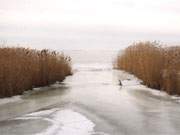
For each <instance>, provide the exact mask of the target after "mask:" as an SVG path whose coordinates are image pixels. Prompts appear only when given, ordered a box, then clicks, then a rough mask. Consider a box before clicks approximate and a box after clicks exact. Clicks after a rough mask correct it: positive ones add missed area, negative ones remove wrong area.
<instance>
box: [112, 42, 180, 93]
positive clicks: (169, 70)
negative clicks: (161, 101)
mask: <svg viewBox="0 0 180 135" xmlns="http://www.w3.org/2000/svg"><path fill="white" fill-rule="evenodd" d="M115 67H116V68H118V69H121V70H125V71H127V72H129V73H132V74H134V75H136V76H137V77H138V78H139V79H141V80H142V81H143V83H144V84H145V85H147V86H148V87H150V88H155V89H159V90H164V91H166V92H167V93H169V94H178V95H180V46H173V47H161V46H160V45H159V44H158V43H157V42H139V43H134V44H133V45H131V46H129V47H128V48H126V49H125V50H124V51H123V53H120V54H119V55H118V57H117V59H116V63H115Z"/></svg>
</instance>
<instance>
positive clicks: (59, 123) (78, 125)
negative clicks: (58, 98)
mask: <svg viewBox="0 0 180 135" xmlns="http://www.w3.org/2000/svg"><path fill="white" fill-rule="evenodd" d="M31 119H40V120H43V121H47V122H49V123H50V126H49V127H48V128H47V129H45V130H43V131H42V132H40V133H37V134H36V135H92V134H99V133H95V132H94V126H95V124H94V123H93V122H92V121H90V120H89V119H88V118H86V117H85V116H83V115H82V114H80V113H77V112H75V111H73V110H70V109H64V110H62V109H59V108H53V109H50V110H43V111H39V112H34V113H31V114H27V115H25V116H23V117H18V118H16V120H31ZM101 135H105V134H103V133H101Z"/></svg>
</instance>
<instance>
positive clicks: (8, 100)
mask: <svg viewBox="0 0 180 135" xmlns="http://www.w3.org/2000/svg"><path fill="white" fill-rule="evenodd" d="M20 100H21V96H19V95H18V96H13V97H8V98H1V99H0V105H4V104H7V103H12V102H16V101H20Z"/></svg>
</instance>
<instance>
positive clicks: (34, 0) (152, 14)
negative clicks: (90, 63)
mask: <svg viewBox="0 0 180 135" xmlns="http://www.w3.org/2000/svg"><path fill="white" fill-rule="evenodd" d="M179 5H180V1H179V0H158V1H157V0H13V1H12V0H6V1H4V0H0V43H1V44H8V45H9V44H13V45H17V44H20V45H21V46H22V45H23V46H26V47H31V48H38V49H41V48H50V49H56V50H61V49H74V50H77V49H112V50H114V49H122V48H125V47H126V46H127V45H129V44H131V43H133V42H134V41H146V40H150V41H154V40H157V41H161V42H163V43H166V44H170V45H180V40H179V35H180V25H179V24H180V17H179V16H180V8H179Z"/></svg>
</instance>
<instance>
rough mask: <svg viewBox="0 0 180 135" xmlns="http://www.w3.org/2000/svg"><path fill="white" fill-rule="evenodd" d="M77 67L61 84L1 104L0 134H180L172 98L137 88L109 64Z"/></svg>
mask: <svg viewBox="0 0 180 135" xmlns="http://www.w3.org/2000/svg"><path fill="white" fill-rule="evenodd" d="M73 68H74V75H73V76H69V77H67V78H66V80H64V82H63V83H60V84H55V85H53V86H51V87H47V88H39V89H37V90H35V91H32V92H27V93H26V94H25V95H23V96H22V97H21V98H20V100H17V101H14V102H10V103H6V104H1V105H0V135H34V134H36V135H179V134H180V104H179V103H178V102H176V101H175V100H173V99H172V98H171V97H170V96H168V95H163V94H160V93H159V94H158V93H156V92H154V91H151V90H149V89H147V88H145V87H143V86H141V85H139V83H138V82H137V81H136V80H135V78H134V77H132V76H130V75H128V74H126V73H123V72H121V71H116V70H113V69H112V65H111V63H100V64H98V63H97V62H94V63H93V62H91V63H76V64H74V65H73ZM119 79H121V80H124V86H122V87H120V86H119V85H118V80H119ZM154 93H156V94H154Z"/></svg>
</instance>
